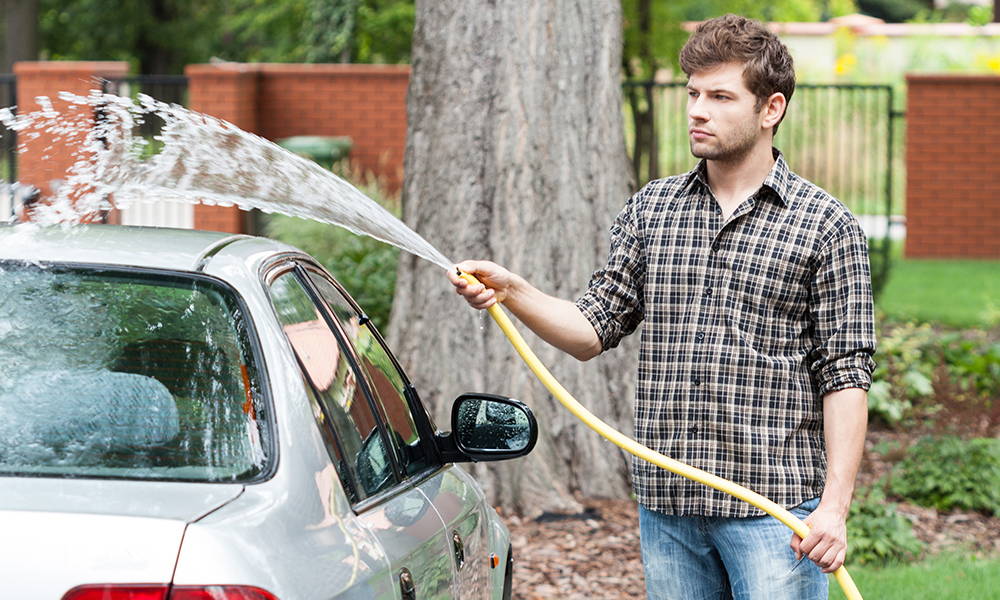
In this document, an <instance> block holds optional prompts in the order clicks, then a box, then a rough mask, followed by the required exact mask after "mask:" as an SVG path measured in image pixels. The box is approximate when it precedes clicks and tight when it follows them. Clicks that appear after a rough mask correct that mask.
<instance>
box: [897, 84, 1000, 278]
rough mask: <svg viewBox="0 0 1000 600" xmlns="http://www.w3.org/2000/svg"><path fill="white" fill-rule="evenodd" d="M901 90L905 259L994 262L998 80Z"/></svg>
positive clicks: (999, 183) (999, 182)
mask: <svg viewBox="0 0 1000 600" xmlns="http://www.w3.org/2000/svg"><path fill="white" fill-rule="evenodd" d="M906 85H907V90H908V91H907V109H906V256H907V257H911V258H991V259H996V258H1000V168H998V166H997V165H1000V77H998V76H996V75H907V76H906Z"/></svg>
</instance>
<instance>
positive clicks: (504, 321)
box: [459, 273, 862, 600]
mask: <svg viewBox="0 0 1000 600" xmlns="http://www.w3.org/2000/svg"><path fill="white" fill-rule="evenodd" d="M459 275H460V276H461V277H462V278H463V279H465V280H466V281H467V282H469V283H470V284H476V283H479V280H478V279H476V278H475V277H474V276H472V275H470V274H468V273H459ZM487 311H488V312H489V313H490V316H491V317H493V320H494V321H496V324H497V325H499V326H500V329H501V330H502V331H503V332H504V335H506V336H507V339H508V340H509V341H510V343H511V345H512V346H514V349H515V350H517V353H518V354H520V355H521V358H522V359H523V360H524V362H525V364H527V365H528V368H529V369H531V371H532V373H534V374H535V376H536V377H538V379H539V380H540V381H541V382H542V384H543V385H544V386H545V387H546V388H547V389H548V390H549V392H551V393H552V395H553V396H555V397H556V399H558V400H559V402H560V403H561V404H562V405H563V406H565V407H566V410H568V411H569V412H571V413H573V414H574V415H575V416H576V418H578V419H580V420H581V421H583V422H584V424H586V425H587V427H590V428H591V429H593V430H594V431H596V432H597V433H599V434H600V435H601V436H603V437H604V438H606V439H608V440H609V441H611V443H613V444H615V445H616V446H618V447H619V448H621V449H622V450H625V451H626V452H628V453H629V454H633V455H635V456H638V457H639V458H641V459H643V460H645V461H648V462H651V463H653V464H654V465H656V466H658V467H661V468H663V469H666V470H668V471H670V472H672V473H676V474H678V475H680V476H682V477H687V478H688V479H691V480H693V481H697V482H698V483H703V484H705V485H707V486H709V487H713V488H715V489H717V490H720V491H723V492H725V493H727V494H729V495H731V496H735V497H737V498H739V499H740V500H743V501H744V502H749V503H750V504H752V505H754V506H756V507H757V508H759V509H761V510H763V511H764V512H766V513H767V514H769V515H771V516H772V517H774V518H775V519H778V520H779V521H781V522H782V523H784V524H785V525H787V526H788V527H789V528H790V529H791V530H792V531H794V532H795V533H796V534H797V535H798V536H799V537H800V538H802V539H805V538H806V536H807V535H809V527H808V526H807V525H806V524H805V523H803V522H802V520H801V519H799V518H798V517H796V516H795V515H793V514H792V513H790V512H788V511H787V510H785V508H784V507H782V506H780V505H778V504H775V503H774V502H772V501H771V500H768V499H767V498H765V497H764V496H761V495H760V494H758V493H757V492H754V491H753V490H750V489H748V488H745V487H743V486H741V485H737V484H735V483H733V482H731V481H728V480H726V479H723V478H721V477H718V476H716V475H712V474H711V473H709V472H707V471H702V470H701V469H697V468H695V467H692V466H691V465H686V464H684V463H682V462H679V461H676V460H674V459H672V458H670V457H669V456H665V455H663V454H660V453H659V452H656V451H655V450H651V449H650V448H647V447H646V446H643V445H642V444H640V443H639V442H637V441H635V440H633V439H631V438H630V437H628V436H626V435H625V434H623V433H621V432H620V431H618V430H617V429H615V428H613V427H611V426H610V425H608V424H607V423H605V422H604V421H602V420H600V419H598V418H597V417H596V416H595V415H594V414H593V413H592V412H590V411H589V410H587V409H586V408H584V407H583V405H582V404H580V403H579V402H577V400H576V399H575V398H574V397H573V395H572V394H570V393H569V392H568V391H567V390H566V388H564V387H563V386H562V384H560V383H559V382H558V381H557V380H556V378H555V377H553V376H552V373H549V370H548V369H547V368H545V365H543V364H542V362H541V361H540V360H538V357H537V356H535V353H534V352H532V351H531V348H529V347H528V344H527V342H525V341H524V338H523V337H521V334H520V333H518V331H517V329H515V328H514V324H513V323H512V322H511V320H510V317H508V316H507V313H505V312H504V311H503V309H502V308H500V304H499V303H495V304H493V306H490V307H489V308H488V309H487ZM833 574H834V576H835V577H836V578H837V583H839V584H840V587H841V589H843V590H844V595H845V596H847V598H848V600H862V598H861V592H860V591H858V587H857V586H856V585H854V580H853V579H851V576H850V575H849V574H848V573H847V569H846V568H844V567H843V566H841V567H839V568H838V569H837V570H836V571H834V572H833Z"/></svg>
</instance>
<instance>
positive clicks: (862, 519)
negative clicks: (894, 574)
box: [847, 487, 924, 564]
mask: <svg viewBox="0 0 1000 600" xmlns="http://www.w3.org/2000/svg"><path fill="white" fill-rule="evenodd" d="M847 544H848V556H847V560H848V561H850V562H851V563H852V564H855V563H856V564H866V563H874V564H885V563H889V562H902V561H908V560H913V559H915V558H917V556H919V555H920V553H921V551H923V548H924V544H923V542H921V541H920V540H919V539H917V536H916V535H914V533H913V525H912V524H911V523H910V521H909V520H907V518H906V517H904V516H903V515H901V514H899V513H898V512H896V505H895V504H891V503H887V502H886V499H885V493H884V492H883V491H882V489H881V488H879V487H875V488H871V489H868V490H864V489H859V490H858V493H857V498H856V499H855V500H854V502H853V503H852V504H851V512H850V514H849V515H848V517H847Z"/></svg>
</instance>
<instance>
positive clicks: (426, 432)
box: [297, 260, 444, 478]
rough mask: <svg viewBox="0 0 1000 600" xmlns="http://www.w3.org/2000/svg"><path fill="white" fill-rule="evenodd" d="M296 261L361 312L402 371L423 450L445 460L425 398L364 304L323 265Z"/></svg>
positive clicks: (439, 460) (363, 322)
mask: <svg viewBox="0 0 1000 600" xmlns="http://www.w3.org/2000/svg"><path fill="white" fill-rule="evenodd" d="M297 262H299V264H300V266H301V267H302V268H303V270H305V271H306V274H307V275H308V274H309V272H310V271H312V272H314V273H316V274H317V275H318V276H320V277H322V278H323V279H324V280H326V281H327V282H328V283H330V284H331V285H333V287H334V289H335V290H337V292H338V293H339V294H340V295H341V296H342V297H343V298H344V300H345V301H346V302H347V303H348V305H350V307H351V308H352V309H353V310H354V312H356V313H357V314H358V316H359V319H361V321H360V324H361V325H363V326H365V327H367V328H368V331H369V332H370V333H372V335H373V337H374V338H375V340H376V342H378V344H379V346H380V347H381V348H382V351H383V352H385V354H386V355H387V356H388V357H389V360H390V362H391V363H392V366H393V367H394V368H395V369H396V373H397V374H398V375H399V377H400V379H401V380H402V382H403V400H404V401H405V402H406V407H407V408H408V409H409V411H410V415H411V417H412V418H413V422H414V425H415V426H416V427H417V431H418V433H419V434H420V444H421V447H422V448H423V450H424V453H425V455H426V456H427V457H428V459H429V460H430V461H431V462H432V463H433V464H444V458H443V457H442V456H441V451H440V449H439V448H438V446H437V443H435V441H434V440H435V439H436V438H437V432H436V431H435V430H434V427H433V426H432V424H431V420H430V417H429V416H428V414H427V408H426V407H425V406H424V404H423V402H421V401H420V396H419V395H418V394H417V390H416V388H414V387H413V384H412V383H410V378H409V377H407V376H406V371H404V370H403V367H402V366H401V365H400V364H399V361H397V360H396V356H395V355H394V354H393V353H392V351H391V350H390V349H389V345H388V344H386V342H385V338H383V337H382V333H381V332H380V331H379V330H378V328H377V327H375V324H374V323H372V321H371V319H370V318H369V317H368V315H367V314H366V313H365V312H364V310H363V309H362V308H361V306H360V305H358V303H357V302H356V301H355V300H354V298H352V297H351V295H350V294H349V293H347V290H345V289H344V287H343V286H342V285H340V283H339V282H338V281H336V280H335V279H334V278H333V277H330V276H329V275H328V274H327V273H326V271H325V270H324V269H323V268H322V267H320V266H319V265H316V264H315V263H314V262H313V261H311V260H310V261H297ZM303 263H304V264H303ZM310 285H314V284H313V283H312V281H310ZM318 292H319V290H317V293H318ZM319 295H320V298H321V299H322V294H319ZM323 302H324V306H325V307H326V309H327V310H332V309H331V308H330V307H329V305H327V303H326V300H325V299H323ZM352 348H353V345H352ZM364 375H365V377H366V378H367V377H368V373H367V371H366V372H365V374H364ZM368 385H369V389H373V387H372V385H371V382H368ZM381 404H382V403H381V399H379V405H381ZM382 408H383V410H385V407H384V406H383V407H382ZM384 416H385V418H386V421H387V422H388V415H384ZM403 476H404V478H405V477H407V475H406V473H403Z"/></svg>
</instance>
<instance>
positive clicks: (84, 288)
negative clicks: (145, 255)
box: [0, 262, 267, 481]
mask: <svg viewBox="0 0 1000 600" xmlns="http://www.w3.org/2000/svg"><path fill="white" fill-rule="evenodd" d="M264 409H265V405H264V403H263V396H262V394H261V391H260V386H259V383H258V377H257V370H256V368H255V364H254V361H253V360H252V354H251V351H250V344H249V338H248V334H247V331H246V326H245V322H244V318H243V315H242V312H241V311H240V309H239V305H238V304H237V302H236V300H235V298H234V297H233V294H232V293H231V292H229V291H227V290H226V289H224V288H223V287H222V286H220V285H218V284H216V283H214V282H212V281H211V280H208V279H203V278H195V277H194V276H182V275H177V276H173V275H172V276H166V275H155V274H149V273H138V272H121V271H107V270H96V269H81V268H74V269H69V268H45V269H43V268H39V267H32V266H24V265H12V264H9V263H3V262H0V473H4V474H23V475H53V476H76V477H120V478H134V479H181V480H197V481H236V480H243V479H246V478H249V477H253V476H254V475H256V474H258V473H259V472H260V471H261V470H262V468H263V464H264V459H265V457H264V444H263V443H262V440H264V439H267V429H266V423H265V419H263V418H262V411H263V410H264Z"/></svg>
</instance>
